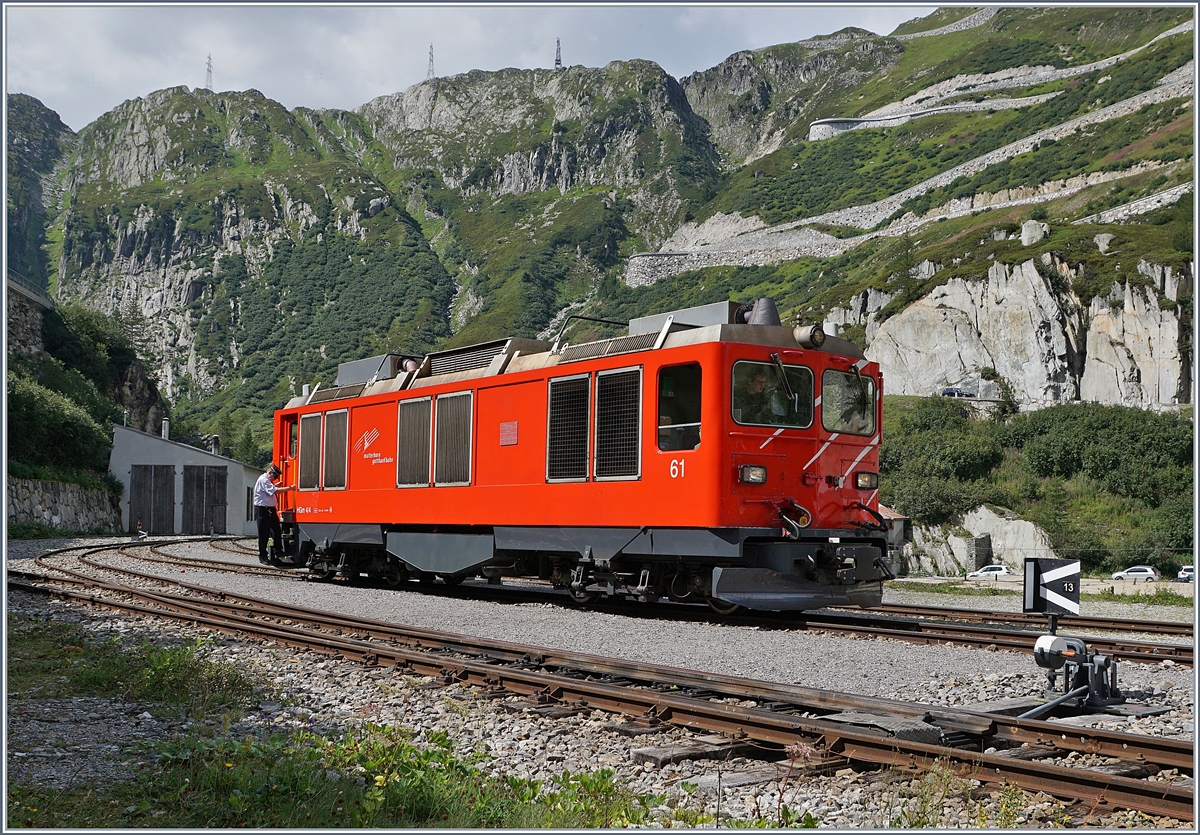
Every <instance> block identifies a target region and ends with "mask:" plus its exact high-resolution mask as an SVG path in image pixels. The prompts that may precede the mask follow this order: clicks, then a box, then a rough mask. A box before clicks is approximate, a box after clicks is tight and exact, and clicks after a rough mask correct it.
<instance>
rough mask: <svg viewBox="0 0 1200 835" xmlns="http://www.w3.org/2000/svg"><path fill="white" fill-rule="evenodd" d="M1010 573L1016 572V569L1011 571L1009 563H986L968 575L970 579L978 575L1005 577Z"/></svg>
mask: <svg viewBox="0 0 1200 835" xmlns="http://www.w3.org/2000/svg"><path fill="white" fill-rule="evenodd" d="M1009 574H1016V572H1015V571H1010V570H1009V568H1008V566H1007V565H985V566H984V567H983V568H981V569H979V570H978V571H972V572H971V573H970V574H968V575H967V579H968V580H974V579H975V578H977V577H1003V576H1006V575H1009Z"/></svg>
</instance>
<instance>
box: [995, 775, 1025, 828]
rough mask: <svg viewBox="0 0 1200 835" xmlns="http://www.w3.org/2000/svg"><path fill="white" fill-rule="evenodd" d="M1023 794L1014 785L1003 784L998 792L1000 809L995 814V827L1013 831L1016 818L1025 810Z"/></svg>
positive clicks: (1018, 787)
mask: <svg viewBox="0 0 1200 835" xmlns="http://www.w3.org/2000/svg"><path fill="white" fill-rule="evenodd" d="M1025 806H1026V798H1025V792H1024V791H1022V790H1021V787H1020V786H1018V785H1016V784H1015V783H1005V784H1004V788H1002V789H1001V790H1000V808H999V809H998V810H997V812H996V826H997V827H999V828H1000V829H1015V828H1016V827H1017V824H1018V823H1020V821H1018V819H1017V816H1018V815H1019V814H1020V813H1021V812H1023V811H1024V810H1025Z"/></svg>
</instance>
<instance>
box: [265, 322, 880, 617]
mask: <svg viewBox="0 0 1200 835" xmlns="http://www.w3.org/2000/svg"><path fill="white" fill-rule="evenodd" d="M730 309H731V310H732V307H731V308H730ZM772 309H773V308H772ZM702 310H703V309H702ZM680 314H681V315H680V316H679V317H678V318H679V320H680V321H686V320H687V315H686V314H688V311H681V312H680ZM705 315H707V314H705ZM701 318H702V317H701ZM651 324H652V325H653V327H656V328H659V327H660V328H661V330H658V331H657V332H656V331H653V330H651V331H645V332H632V333H631V334H630V336H627V337H617V338H615V339H610V340H601V341H599V342H597V343H586V344H584V345H579V346H566V347H564V348H562V349H561V350H559V349H557V346H555V348H554V349H551V346H549V344H548V343H539V342H536V341H534V340H509V341H500V342H496V343H489V344H487V345H484V346H472V347H471V348H467V349H459V350H458V351H454V352H444V353H443V354H439V355H429V356H428V357H426V358H424V359H423V360H422V361H421V362H420V363H418V362H417V361H415V360H413V359H409V360H405V361H404V362H403V363H398V362H392V363H388V362H386V361H385V362H383V363H380V362H376V361H372V362H369V363H363V364H362V367H370V368H380V369H384V368H395V369H396V372H395V373H396V376H395V377H392V378H388V379H383V380H380V379H375V378H372V379H370V380H367V381H355V380H353V379H349V378H348V379H342V378H341V377H339V381H338V382H339V386H338V388H337V389H335V390H332V391H329V390H326V391H325V392H323V393H320V396H318V395H317V394H314V395H311V396H308V397H302V398H296V399H295V400H294V401H293V402H292V403H289V404H288V407H286V408H285V409H283V410H281V411H280V412H277V413H276V438H275V441H276V449H277V450H280V451H281V452H282V454H281V455H279V456H277V458H278V459H279V463H280V466H281V467H282V469H283V473H284V475H283V478H284V483H288V484H295V485H296V486H297V487H298V490H297V491H295V492H294V493H287V494H283V495H284V496H285V497H286V498H285V501H286V502H288V506H285V507H284V508H283V510H284V514H283V516H284V519H285V523H286V524H287V526H288V528H289V536H288V537H285V540H288V541H289V542H291V550H290V552H289V553H291V554H293V555H295V556H293V561H294V562H296V563H297V564H304V565H307V566H309V568H310V570H312V571H313V572H314V573H316V574H319V575H321V576H335V575H336V576H355V575H357V574H366V575H367V576H369V577H372V578H375V579H383V580H385V581H387V582H389V583H393V584H399V583H403V582H405V581H406V580H408V579H409V578H418V579H421V578H424V579H426V580H432V579H433V578H435V577H437V578H441V579H442V580H443V582H448V583H455V582H460V581H461V580H462V579H463V578H465V577H470V576H485V577H487V578H488V579H489V581H493V582H494V581H499V578H500V577H502V576H521V577H537V578H541V579H543V580H550V581H552V582H553V583H554V584H555V585H557V586H559V587H560V588H562V589H565V590H566V591H567V592H568V594H569V595H570V596H571V597H572V598H573V599H575V600H577V601H579V602H589V601H591V600H592V599H594V598H595V597H597V596H599V595H608V596H623V597H630V598H633V599H637V600H642V601H650V600H657V599H660V598H663V597H667V598H669V599H673V600H678V601H687V602H705V601H708V602H710V603H712V604H714V608H718V609H721V608H729V607H732V606H737V605H746V606H751V607H756V608H770V609H804V608H814V607H817V606H824V605H829V604H831V603H835V602H840V603H843V604H844V603H848V602H849V603H859V604H860V605H875V604H877V603H878V602H879V598H880V596H881V593H882V592H881V589H882V580H883V579H885V578H887V577H889V576H890V575H889V573H888V571H887V568H886V565H885V564H884V563H883V559H882V558H883V556H884V555H885V554H886V542H885V539H884V533H883V526H882V520H881V519H880V517H879V515H878V511H877V507H878V498H877V495H878V476H877V473H878V444H879V430H878V427H879V423H880V416H879V410H880V402H881V397H880V389H881V379H880V375H879V370H878V368H877V367H876V366H875V365H874V364H872V363H869V362H867V361H866V359H865V358H864V357H863V356H862V353H861V352H860V351H859V350H858V349H857V348H855V347H854V346H853V345H851V344H850V343H848V342H845V341H843V340H838V339H837V338H835V337H829V338H825V337H824V336H823V334H820V335H818V334H816V331H815V330H813V329H812V328H808V329H803V332H802V333H801V336H797V335H796V332H794V331H793V330H792V329H789V328H784V327H781V326H773V325H754V324H732V323H717V324H706V323H704V322H703V321H701V322H699V324H698V325H697V326H692V327H686V326H685V327H682V328H681V327H680V326H679V324H678V323H677V322H673V321H672V317H667V318H666V319H665V320H663V322H662V324H661V325H660V324H659V323H658V321H655V322H653V323H651ZM634 330H635V329H634V327H633V325H632V324H631V331H634ZM801 330H802V329H797V332H799V331H801ZM518 345H519V346H520V347H514V346H518ZM522 352H525V353H522ZM403 368H407V370H400V369H403ZM434 372H439V373H434ZM375 373H376V375H377V376H378V373H380V372H375ZM348 377H349V375H348Z"/></svg>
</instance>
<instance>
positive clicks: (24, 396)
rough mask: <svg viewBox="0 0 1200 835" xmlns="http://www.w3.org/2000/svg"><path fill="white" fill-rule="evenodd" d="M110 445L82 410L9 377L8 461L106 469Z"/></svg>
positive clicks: (55, 394) (75, 405)
mask: <svg viewBox="0 0 1200 835" xmlns="http://www.w3.org/2000/svg"><path fill="white" fill-rule="evenodd" d="M111 449H112V441H111V439H110V436H109V434H108V432H106V431H105V430H104V429H102V428H101V426H100V424H98V423H96V421H94V420H92V418H91V416H90V415H88V413H87V412H86V411H84V409H83V408H82V407H81V406H79V405H77V404H75V403H74V402H72V401H71V400H68V399H67V398H66V397H63V396H62V395H61V394H58V393H57V392H53V391H50V390H49V389H47V388H45V387H43V386H40V385H38V384H37V383H35V382H33V381H32V380H29V379H27V378H24V377H20V376H18V375H17V374H14V373H13V372H11V371H10V372H9V374H8V457H9V458H10V459H15V460H16V461H20V462H24V463H27V464H51V465H61V466H69V467H83V468H87V469H95V470H105V469H107V468H108V454H109V451H110V450H111Z"/></svg>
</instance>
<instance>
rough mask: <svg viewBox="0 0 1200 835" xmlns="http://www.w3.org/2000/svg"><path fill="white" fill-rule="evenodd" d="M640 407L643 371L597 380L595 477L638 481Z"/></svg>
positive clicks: (598, 377)
mask: <svg viewBox="0 0 1200 835" xmlns="http://www.w3.org/2000/svg"><path fill="white" fill-rule="evenodd" d="M641 404H642V375H641V372H640V371H637V370H633V371H620V372H617V373H615V374H600V375H598V376H597V377H596V478H636V477H637V476H638V475H639V474H640V469H639V466H638V465H639V464H640V456H639V454H638V450H639V440H640V438H639V433H638V426H639V421H638V415H639V413H640V412H641Z"/></svg>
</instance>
